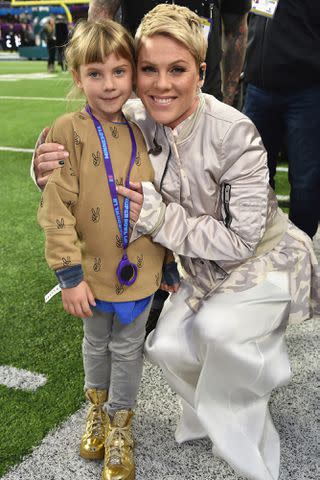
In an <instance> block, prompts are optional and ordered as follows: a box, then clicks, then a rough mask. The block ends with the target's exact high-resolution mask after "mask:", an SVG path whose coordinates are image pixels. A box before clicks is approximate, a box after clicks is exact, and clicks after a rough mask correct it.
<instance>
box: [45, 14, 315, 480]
mask: <svg viewBox="0 0 320 480" xmlns="http://www.w3.org/2000/svg"><path fill="white" fill-rule="evenodd" d="M136 48H137V59H138V67H137V68H138V74H137V75H138V76H137V93H138V95H139V96H140V98H141V100H142V102H143V104H144V107H145V109H146V110H147V112H148V113H146V111H145V109H144V108H143V106H142V105H141V104H139V101H138V100H133V101H130V102H129V103H128V105H127V115H128V116H130V117H131V119H132V120H133V121H134V122H135V123H136V124H137V125H138V126H139V127H140V128H141V129H142V131H143V132H144V135H145V139H146V142H147V145H148V148H149V154H150V158H151V160H152V163H153V167H154V169H155V180H156V187H157V189H158V191H159V192H161V195H162V197H161V196H160V194H159V193H157V192H156V191H155V190H154V189H153V187H152V185H151V184H149V183H144V184H143V185H142V186H141V185H140V184H132V190H128V189H125V188H124V187H118V192H119V193H120V194H123V195H125V196H128V197H129V198H130V199H131V207H130V208H131V220H132V227H133V233H132V237H131V241H134V240H135V239H136V238H138V237H139V236H140V235H142V234H145V233H146V234H149V235H151V236H152V238H153V240H154V241H155V242H158V243H161V244H163V245H164V246H166V247H168V248H170V249H171V250H173V251H174V252H176V254H177V255H178V256H179V259H180V262H181V266H182V270H183V271H184V279H183V281H182V283H181V286H180V289H179V291H178V292H177V293H176V294H174V295H172V296H171V298H170V299H169V300H168V301H167V303H166V305H165V307H164V310H163V313H162V315H161V317H160V320H159V322H158V325H157V328H156V331H155V332H154V333H151V335H150V336H149V337H148V339H147V342H146V353H147V355H148V357H149V358H150V359H151V361H153V362H155V363H157V364H158V365H160V366H161V368H162V369H163V371H164V373H165V375H166V378H167V380H168V382H169V384H170V385H171V386H172V388H173V389H174V390H175V391H176V392H177V393H178V394H179V395H180V397H181V399H182V405H183V413H182V417H181V420H180V423H179V425H178V428H177V431H176V439H177V441H178V442H183V441H185V440H189V439H195V438H200V437H203V436H209V437H210V438H211V440H212V441H213V443H214V453H215V454H217V455H220V456H221V457H222V458H224V459H225V460H226V461H228V462H229V464H230V465H231V466H232V467H233V468H234V469H235V470H236V471H237V472H239V473H240V474H242V475H244V476H246V477H247V478H249V479H253V480H271V479H276V478H278V473H279V438H278V434H277V432H276V430H275V428H274V426H273V423H272V420H271V417H270V414H269V410H268V400H269V398H270V394H271V391H272V389H273V388H275V387H277V386H279V385H283V384H285V383H286V382H287V381H288V379H289V377H290V366H289V361H288V356H287V353H286V348H285V344H284V331H285V327H286V325H287V322H288V319H289V316H291V319H292V320H294V321H298V320H299V321H300V320H304V319H306V318H309V317H310V315H311V314H312V311H311V307H312V305H311V304H313V305H314V306H317V308H319V302H318V300H319V298H318V297H317V298H315V297H316V294H317V295H319V272H318V270H317V269H318V266H317V265H316V259H315V257H314V254H313V253H312V245H311V243H310V240H309V239H308V238H307V237H306V236H305V235H304V234H303V233H302V232H300V231H299V230H298V229H296V228H295V227H294V226H293V225H292V224H291V223H290V222H288V220H287V218H286V217H285V216H284V215H283V214H282V213H281V212H280V211H279V210H278V208H277V203H276V199H275V196H274V193H273V192H272V191H271V190H270V189H269V186H268V169H267V163H266V154H265V151H264V148H263V146H262V143H261V139H260V137H259V135H258V134H257V131H256V130H255V128H254V126H253V124H252V123H251V122H250V121H249V120H248V119H247V118H246V117H245V116H244V115H242V114H241V113H239V112H237V111H236V110H234V109H232V108H231V107H228V106H226V105H224V104H222V103H220V102H219V101H217V100H216V99H215V98H213V97H212V96H210V95H203V94H201V91H200V87H201V85H202V83H203V75H204V71H205V64H204V58H205V52H206V46H205V42H204V40H203V34H202V27H201V25H200V20H199V18H198V17H197V15H195V14H193V13H192V12H190V11H189V10H188V9H186V8H183V7H178V6H174V5H159V6H157V7H156V8H155V9H153V10H152V11H151V12H150V13H149V14H147V15H146V16H145V17H144V19H143V21H142V23H141V26H140V28H139V30H138V32H137V35H136ZM151 117H152V118H151ZM50 152H51V153H50ZM52 152H53V153H52ZM56 155H57V145H51V146H46V147H40V148H39V149H38V158H37V161H36V162H37V168H39V167H40V169H41V171H42V172H45V170H46V166H45V165H46V160H48V161H49V162H48V165H50V166H51V167H52V166H54V163H50V162H52V160H54V158H55V156H56ZM45 176H46V175H45V173H44V174H43V175H42V177H45ZM40 182H42V183H44V182H45V180H43V179H42V180H40ZM311 280H312V282H313V280H316V281H317V285H315V282H313V283H312V282H311ZM311 283H312V285H311ZM312 286H313V289H312ZM315 288H317V290H315ZM311 290H312V291H311ZM313 297H314V298H313ZM311 298H312V299H313V301H311Z"/></svg>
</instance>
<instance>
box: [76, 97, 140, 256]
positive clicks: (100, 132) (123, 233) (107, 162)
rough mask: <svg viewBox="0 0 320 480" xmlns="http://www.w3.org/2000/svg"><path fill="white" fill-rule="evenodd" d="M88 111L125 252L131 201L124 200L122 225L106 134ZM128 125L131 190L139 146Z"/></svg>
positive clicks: (128, 179) (127, 185)
mask: <svg viewBox="0 0 320 480" xmlns="http://www.w3.org/2000/svg"><path fill="white" fill-rule="evenodd" d="M86 111H87V112H88V114H89V115H90V117H91V118H92V120H93V123H94V126H95V127H96V130H97V133H98V137H99V140H100V144H101V148H102V154H103V159H104V166H105V169H106V174H107V179H108V183H109V189H110V194H111V198H112V205H113V210H114V214H115V217H116V220H117V223H118V228H119V232H120V235H121V238H122V242H123V249H124V251H125V250H126V249H127V248H128V244H129V216H130V215H129V208H130V200H129V199H128V198H127V197H125V198H124V202H123V223H122V220H121V212H120V205H119V200H118V194H117V190H116V183H115V180H114V173H113V168H112V163H111V158H110V154H109V149H108V144H107V139H106V137H105V134H104V131H103V128H102V125H101V123H100V122H99V120H98V119H97V118H96V117H95V116H94V115H93V113H92V112H91V109H90V107H89V105H86ZM126 124H127V127H128V129H129V133H130V138H131V143H132V152H131V160H130V166H129V171H128V175H127V178H126V183H125V186H126V187H127V188H130V174H131V170H132V168H133V165H134V162H135V160H136V154H137V144H136V140H135V138H134V135H133V131H132V128H131V126H130V125H129V123H128V122H127V121H126Z"/></svg>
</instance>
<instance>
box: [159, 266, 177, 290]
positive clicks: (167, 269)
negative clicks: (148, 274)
mask: <svg viewBox="0 0 320 480" xmlns="http://www.w3.org/2000/svg"><path fill="white" fill-rule="evenodd" d="M162 280H163V281H164V282H165V283H166V284H167V285H169V286H170V287H172V285H175V284H176V283H180V275H179V272H178V266H177V264H176V262H169V263H166V265H165V266H164V269H163V275H162Z"/></svg>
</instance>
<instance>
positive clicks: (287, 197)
mask: <svg viewBox="0 0 320 480" xmlns="http://www.w3.org/2000/svg"><path fill="white" fill-rule="evenodd" d="M277 199H278V200H281V201H287V202H288V201H289V195H277Z"/></svg>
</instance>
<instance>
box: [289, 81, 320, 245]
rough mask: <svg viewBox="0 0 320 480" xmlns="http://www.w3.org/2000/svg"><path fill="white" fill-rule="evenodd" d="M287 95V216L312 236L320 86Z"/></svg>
mask: <svg viewBox="0 0 320 480" xmlns="http://www.w3.org/2000/svg"><path fill="white" fill-rule="evenodd" d="M287 97H288V109H287V113H286V114H285V120H286V124H287V131H288V135H287V151H288V160H289V182H290V185H291V194H290V211H289V218H290V220H291V221H292V222H293V223H294V224H295V225H296V226H297V227H299V228H300V229H301V230H303V231H304V232H306V233H307V234H308V235H309V236H310V237H311V238H312V237H313V236H314V235H315V234H316V232H317V229H318V222H319V219H320V113H319V112H320V87H318V86H317V87H313V88H308V89H305V90H300V91H298V92H295V93H294V94H293V93H292V94H288V95H287Z"/></svg>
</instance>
